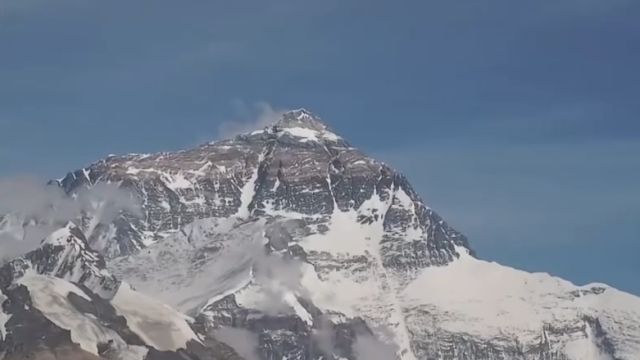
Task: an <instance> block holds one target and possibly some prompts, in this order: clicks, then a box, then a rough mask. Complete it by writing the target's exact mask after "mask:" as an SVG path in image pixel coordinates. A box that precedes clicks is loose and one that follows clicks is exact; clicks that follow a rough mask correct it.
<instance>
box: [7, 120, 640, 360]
mask: <svg viewBox="0 0 640 360" xmlns="http://www.w3.org/2000/svg"><path fill="white" fill-rule="evenodd" d="M101 183H111V184H118V185H119V186H120V187H122V188H125V189H128V190H130V191H131V192H132V193H133V194H135V196H136V197H137V198H138V199H139V200H140V203H141V204H142V212H141V213H142V215H140V214H133V213H128V212H126V211H125V212H122V213H121V214H120V216H118V217H117V218H116V219H115V220H114V221H112V222H109V223H100V221H99V219H100V218H101V217H100V216H99V214H95V213H91V212H90V211H89V212H86V213H85V214H84V216H83V217H82V218H81V219H77V221H76V223H77V224H78V226H79V227H80V230H81V231H82V233H84V234H86V238H85V240H84V241H85V243H86V244H87V245H88V247H90V248H91V252H93V251H95V252H98V253H99V254H100V255H102V256H104V257H105V258H106V259H107V261H106V264H104V265H105V266H106V269H108V270H104V269H103V270H101V271H98V272H96V271H93V270H92V269H93V268H92V266H93V265H91V264H93V263H92V261H91V256H82V254H83V252H82V250H81V249H80V250H74V252H72V253H71V254H72V256H71V259H78V260H76V261H68V262H65V263H66V264H68V265H65V266H62V267H56V269H55V270H56V271H53V270H51V271H52V273H53V274H54V275H55V276H58V277H60V278H64V279H67V280H69V281H71V282H74V283H78V284H83V283H84V284H89V285H86V287H87V288H92V291H93V292H96V293H99V294H102V296H105V297H107V298H108V297H109V296H114V295H113V294H112V293H111V292H109V291H105V292H104V293H101V290H100V291H97V290H95V289H96V287H95V283H96V281H98V282H101V281H104V282H105V283H113V284H118V283H119V280H116V279H122V280H124V281H126V283H129V284H132V285H133V287H135V288H136V289H137V290H138V291H139V292H141V293H143V294H146V295H148V296H150V297H152V298H153V299H156V300H158V301H161V302H163V303H166V304H169V305H171V306H172V307H173V308H175V309H177V310H178V311H181V312H183V313H184V314H186V315H188V316H190V317H191V318H193V319H194V322H193V324H192V325H191V326H192V327H193V328H194V329H196V331H197V333H198V334H200V336H204V337H205V338H206V339H215V338H216V337H217V336H221V337H224V334H225V332H226V331H229V329H231V328H233V329H243V330H242V331H244V332H242V334H244V335H246V339H247V340H246V342H247V343H251V344H246V345H247V347H248V348H249V349H248V350H249V351H248V352H246V351H245V352H246V353H248V354H249V355H248V356H250V357H255V358H259V359H283V358H286V359H288V360H294V359H305V360H307V359H314V360H320V359H323V360H327V359H350V360H352V359H358V360H363V359H375V358H381V359H392V358H394V357H395V358H399V359H403V360H413V359H451V360H463V359H464V360H475V359H478V360H479V359H483V360H485V359H488V360H493V359H519V360H533V359H535V360H539V359H545V360H577V359H580V360H590V359H639V358H640V356H639V355H638V354H640V299H638V298H637V297H634V296H632V295H629V294H626V293H623V292H620V291H618V290H615V289H613V288H610V287H608V286H606V285H601V284H593V285H587V286H575V285H573V284H571V283H569V282H567V281H564V280H561V279H558V278H555V277H552V276H549V275H547V274H530V273H526V272H523V271H519V270H515V269H512V268H509V267H505V266H501V265H499V264H495V263H489V262H486V261H482V260H480V259H477V258H476V257H475V255H474V253H473V251H472V249H471V247H470V246H469V244H468V241H467V239H466V238H465V237H464V236H463V235H461V234H460V233H458V232H457V231H456V230H454V229H453V228H451V227H450V226H449V225H448V224H447V223H446V222H445V221H444V220H443V219H441V218H440V217H439V216H438V215H437V214H436V213H435V212H433V211H432V210H431V209H430V208H428V207H427V206H426V205H425V204H424V202H423V201H422V200H421V199H420V197H419V196H418V195H417V194H416V193H415V191H414V190H413V189H412V187H411V185H410V184H409V182H408V180H407V179H406V178H405V177H404V176H403V175H402V174H400V173H398V172H396V171H395V170H393V169H392V168H390V167H389V166H387V165H385V164H383V163H380V162H378V161H376V160H375V159H372V158H369V157H367V156H366V155H364V154H363V153H361V152H360V151H358V150H357V149H355V148H354V147H352V146H351V145H350V144H349V143H348V142H347V141H346V140H344V139H343V138H341V137H340V136H338V135H336V134H335V133H333V132H332V131H331V130H330V129H329V128H328V127H327V126H326V125H325V124H323V123H322V121H321V120H320V119H319V118H318V117H317V116H315V115H313V114H311V113H309V112H308V111H306V110H296V111H291V112H288V113H286V114H284V115H283V116H282V118H281V119H280V120H279V121H278V122H277V123H276V124H274V125H273V126H269V127H266V128H264V129H258V130H256V131H254V132H251V133H248V134H243V135H239V136H237V137H235V138H234V139H229V140H223V141H219V142H214V143H210V144H205V145H202V146H200V147H198V148H195V149H192V150H186V151H180V152H176V153H160V154H144V155H126V156H110V157H108V158H106V159H104V160H101V161H99V162H96V163H95V164H93V165H91V166H89V167H88V168H85V169H81V170H78V171H76V172H73V173H70V174H68V175H67V176H66V177H65V178H63V179H61V180H59V181H58V185H59V186H61V187H62V188H63V189H64V190H65V191H66V192H67V193H68V194H69V195H73V194H75V193H77V192H79V191H81V190H82V189H84V188H87V187H93V186H96V184H101ZM54 238H55V236H54ZM54 242H55V241H54ZM62 253H63V254H67V253H68V251H64V252H62ZM78 254H80V255H81V256H78ZM41 257H43V258H51V255H46V256H41ZM53 257H54V258H56V259H61V258H68V256H67V255H64V256H62V255H55V256H53ZM58 262H59V261H58ZM77 264H88V265H77ZM40 268H42V269H44V268H47V269H49V268H50V267H46V266H45V267H42V266H41V267H40ZM60 269H65V270H63V271H61V270H60ZM73 269H83V270H73ZM87 271H88V273H89V274H90V276H89V275H86V276H79V275H78V274H80V273H82V274H84V273H86V272H87ZM111 274H113V275H111ZM99 289H100V288H99ZM119 289H123V287H122V286H120V287H119ZM124 289H126V287H125V288H124ZM118 291H121V290H118ZM115 296H116V297H117V293H116V294H115ZM114 299H115V298H114ZM111 301H112V300H111ZM116 307H117V306H116ZM137 307H138V306H137V305H135V304H133V305H131V306H130V307H129V308H128V309H129V310H131V311H133V310H135V309H136V308H137ZM140 307H141V306H140ZM1 319H2V318H0V320H1ZM131 330H132V331H133V330H134V329H133V328H131ZM237 331H240V330H237ZM244 335H243V336H244ZM233 337H234V336H232V337H231V338H233ZM147 344H148V343H147ZM147 346H149V345H147ZM236 347H238V344H236ZM152 348H154V347H153V346H152ZM238 350H247V349H238ZM239 352H240V351H239ZM392 354H395V355H392ZM245 357H246V356H245Z"/></svg>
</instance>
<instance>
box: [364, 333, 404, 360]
mask: <svg viewBox="0 0 640 360" xmlns="http://www.w3.org/2000/svg"><path fill="white" fill-rule="evenodd" d="M353 348H354V349H353V350H354V353H355V354H356V359H357V360H391V359H397V358H398V356H397V355H396V354H397V350H398V349H397V347H396V346H395V345H392V344H387V343H384V342H382V341H380V340H378V339H376V338H375V337H373V336H371V335H360V336H358V337H357V338H356V342H355V344H354V345H353Z"/></svg>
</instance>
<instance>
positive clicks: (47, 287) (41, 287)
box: [17, 272, 127, 355]
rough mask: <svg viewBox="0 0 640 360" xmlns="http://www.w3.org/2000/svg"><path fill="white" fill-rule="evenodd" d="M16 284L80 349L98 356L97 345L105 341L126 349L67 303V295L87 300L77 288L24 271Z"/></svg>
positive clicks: (111, 334) (116, 337)
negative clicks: (110, 341) (71, 294)
mask: <svg viewBox="0 0 640 360" xmlns="http://www.w3.org/2000/svg"><path fill="white" fill-rule="evenodd" d="M17 283H19V284H22V285H24V286H26V287H27V288H28V289H29V294H30V295H31V300H32V302H33V306H34V307H35V308H37V309H38V310H40V311H41V312H42V313H43V315H44V316H46V317H47V319H49V320H51V322H53V323H54V324H56V325H57V326H58V327H60V328H62V329H65V330H69V331H70V332H71V341H73V342H74V343H76V344H78V345H80V347H81V348H82V349H83V350H85V351H88V352H90V353H92V354H95V355H98V344H99V343H107V342H109V340H113V341H114V343H115V344H117V345H119V346H120V347H126V346H127V345H126V343H125V342H124V341H123V340H122V339H121V338H120V336H119V335H118V334H117V333H116V332H114V331H113V330H111V329H108V328H105V327H103V326H102V325H101V324H100V323H99V322H98V321H97V320H96V319H95V318H94V317H89V316H86V315H85V314H83V313H81V312H80V311H78V310H77V309H76V308H75V307H74V306H73V305H72V304H71V303H70V302H69V300H68V299H67V295H68V294H69V293H74V294H76V295H78V296H80V297H82V298H84V299H85V300H87V301H91V299H90V298H89V297H88V296H87V295H86V294H85V293H84V292H83V291H82V290H81V289H79V288H78V287H76V286H75V285H73V284H71V283H70V282H67V281H64V280H62V279H58V278H55V277H50V276H44V275H38V274H35V273H33V272H28V273H27V274H25V275H24V276H23V277H22V278H20V279H19V280H18V281H17Z"/></svg>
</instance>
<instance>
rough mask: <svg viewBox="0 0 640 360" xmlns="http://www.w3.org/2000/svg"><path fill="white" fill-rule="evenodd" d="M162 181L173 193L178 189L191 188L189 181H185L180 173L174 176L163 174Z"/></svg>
mask: <svg viewBox="0 0 640 360" xmlns="http://www.w3.org/2000/svg"><path fill="white" fill-rule="evenodd" d="M162 179H163V181H164V183H165V185H167V187H168V188H169V189H171V190H173V191H176V190H179V189H190V188H192V187H193V184H192V183H191V181H189V180H187V178H185V177H184V175H183V174H182V173H181V172H179V173H177V174H174V175H170V174H165V176H163V178H162Z"/></svg>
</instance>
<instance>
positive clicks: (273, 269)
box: [253, 247, 305, 315]
mask: <svg viewBox="0 0 640 360" xmlns="http://www.w3.org/2000/svg"><path fill="white" fill-rule="evenodd" d="M302 266H303V263H302V262H300V261H299V260H297V259H294V258H291V257H289V256H287V255H284V254H281V253H270V254H269V253H267V252H266V250H265V249H264V247H261V248H260V249H258V250H257V251H255V253H254V255H253V274H254V279H255V281H256V283H257V284H258V285H260V287H261V289H262V292H263V294H264V303H263V304H262V306H263V310H264V311H265V312H266V313H268V314H271V315H275V314H279V313H287V312H289V311H290V310H291V304H290V303H289V302H288V301H287V299H290V298H291V295H294V296H303V295H304V294H305V292H304V288H303V287H302V276H303V269H302Z"/></svg>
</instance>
